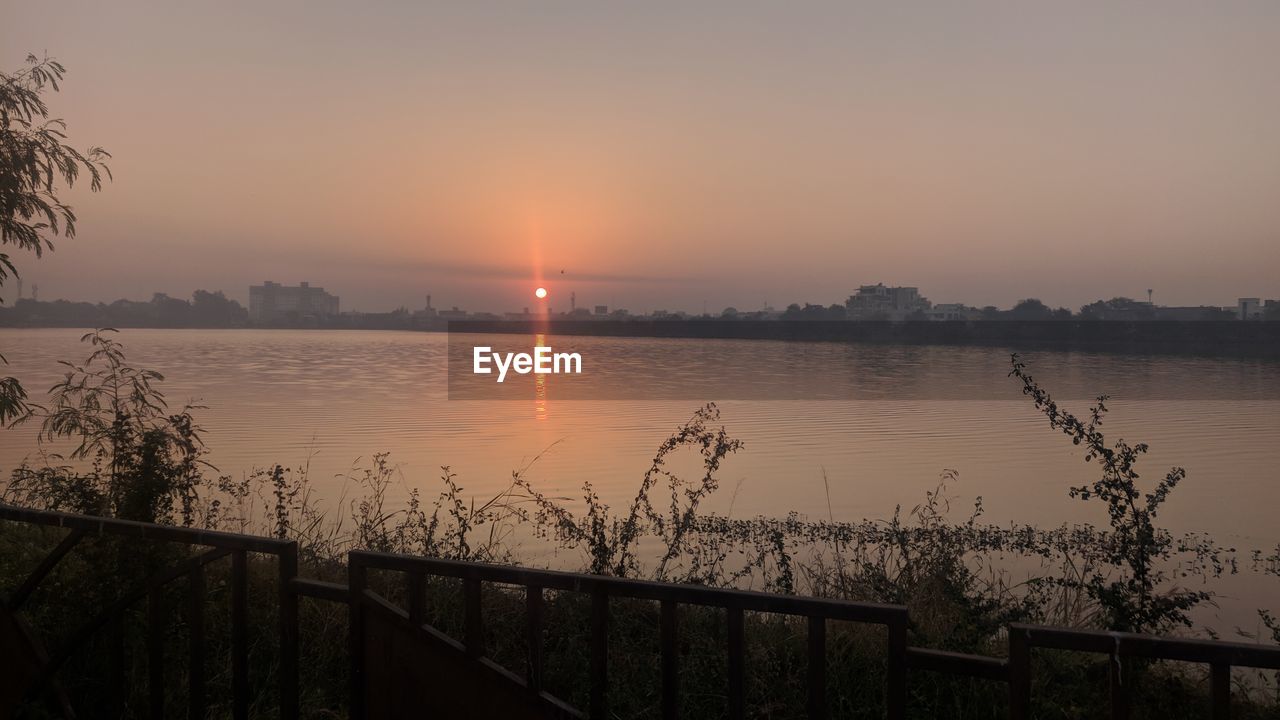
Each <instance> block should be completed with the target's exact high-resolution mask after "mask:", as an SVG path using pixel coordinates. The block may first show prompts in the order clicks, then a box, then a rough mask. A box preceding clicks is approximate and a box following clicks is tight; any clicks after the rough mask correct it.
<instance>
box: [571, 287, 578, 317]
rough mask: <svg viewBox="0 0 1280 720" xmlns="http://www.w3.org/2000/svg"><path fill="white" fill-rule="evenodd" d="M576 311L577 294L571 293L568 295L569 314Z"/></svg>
mask: <svg viewBox="0 0 1280 720" xmlns="http://www.w3.org/2000/svg"><path fill="white" fill-rule="evenodd" d="M577 309H578V293H576V292H571V293H569V312H573V311H574V310H577Z"/></svg>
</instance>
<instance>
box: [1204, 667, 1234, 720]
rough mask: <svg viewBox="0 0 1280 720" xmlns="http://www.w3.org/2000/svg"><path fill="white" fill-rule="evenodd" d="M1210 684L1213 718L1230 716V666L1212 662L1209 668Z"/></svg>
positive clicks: (1222, 718)
mask: <svg viewBox="0 0 1280 720" xmlns="http://www.w3.org/2000/svg"><path fill="white" fill-rule="evenodd" d="M1209 672H1210V684H1211V685H1212V698H1213V720H1228V718H1230V717H1231V666H1230V665H1224V664H1222V663H1213V665H1211V666H1210V668H1209Z"/></svg>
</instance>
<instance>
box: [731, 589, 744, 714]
mask: <svg viewBox="0 0 1280 720" xmlns="http://www.w3.org/2000/svg"><path fill="white" fill-rule="evenodd" d="M727 609H728V614H729V718H730V720H742V718H743V717H744V716H745V715H746V698H745V697H744V695H745V694H746V691H745V689H744V687H743V685H744V682H743V680H744V677H743V676H744V675H745V674H746V670H745V668H744V665H745V661H746V657H745V655H746V650H745V648H744V645H745V643H744V642H743V635H744V628H743V625H744V622H743V617H742V608H740V607H730V608H727Z"/></svg>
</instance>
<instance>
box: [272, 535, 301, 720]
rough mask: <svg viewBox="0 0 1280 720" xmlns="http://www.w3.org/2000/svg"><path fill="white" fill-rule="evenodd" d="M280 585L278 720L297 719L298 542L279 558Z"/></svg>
mask: <svg viewBox="0 0 1280 720" xmlns="http://www.w3.org/2000/svg"><path fill="white" fill-rule="evenodd" d="M277 562H278V571H279V578H278V582H279V584H280V588H279V597H280V600H279V602H280V617H279V621H280V628H279V632H280V718H281V720H297V718H298V594H297V593H296V592H295V591H294V588H293V581H294V579H296V578H297V577H298V543H296V542H292V543H289V545H288V546H286V547H285V548H284V549H283V550H281V551H280V556H279V559H278V561H277Z"/></svg>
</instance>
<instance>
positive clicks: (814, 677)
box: [808, 615, 827, 720]
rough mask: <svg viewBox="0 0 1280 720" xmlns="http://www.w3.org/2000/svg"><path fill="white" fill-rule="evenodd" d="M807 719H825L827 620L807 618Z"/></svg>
mask: <svg viewBox="0 0 1280 720" xmlns="http://www.w3.org/2000/svg"><path fill="white" fill-rule="evenodd" d="M808 684H809V717H810V718H811V720H822V719H823V718H826V717H827V620H826V618H824V617H821V616H818V615H810V616H809V678H808Z"/></svg>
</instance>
